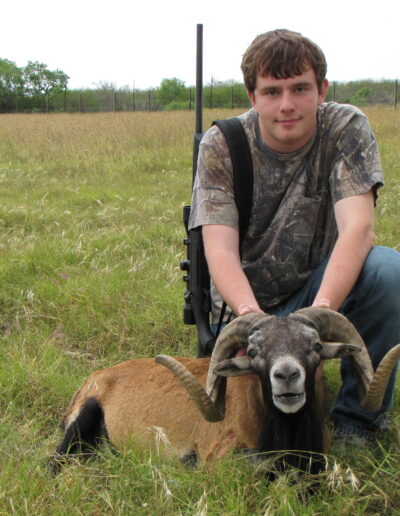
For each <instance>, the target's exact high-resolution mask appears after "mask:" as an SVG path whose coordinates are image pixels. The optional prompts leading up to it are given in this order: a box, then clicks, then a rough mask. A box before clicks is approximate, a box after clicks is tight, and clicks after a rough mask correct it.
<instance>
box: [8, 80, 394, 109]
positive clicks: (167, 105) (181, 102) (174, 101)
mask: <svg viewBox="0 0 400 516" xmlns="http://www.w3.org/2000/svg"><path fill="white" fill-rule="evenodd" d="M159 91H160V90H159V89H158V88H156V89H151V90H134V89H132V90H129V89H127V88H125V89H118V90H117V89H113V88H100V89H87V90H64V91H59V92H57V93H53V94H50V95H41V96H23V95H20V96H17V95H14V96H10V95H8V96H6V97H5V96H3V97H2V96H1V94H0V112H2V113H57V112H58V113H59V112H65V113H76V112H78V113H94V112H108V111H115V112H117V111H160V110H177V109H183V110H192V109H194V107H195V88H193V87H189V88H185V90H184V91H183V92H180V94H179V96H177V97H176V98H169V99H168V100H167V101H165V98H164V97H163V98H162V99H161V96H160V95H159ZM327 100H333V101H336V102H339V103H350V104H354V105H357V106H365V105H373V104H386V105H389V106H392V107H394V108H397V104H398V101H399V89H398V81H397V80H382V81H372V80H365V81H351V82H333V83H331V84H330V86H329V88H328V92H327ZM203 106H204V107H205V108H210V109H212V108H227V109H234V108H248V107H249V100H248V98H247V93H246V90H245V87H244V85H243V84H240V83H232V84H226V83H221V84H217V85H213V84H209V85H207V86H205V87H204V88H203Z"/></svg>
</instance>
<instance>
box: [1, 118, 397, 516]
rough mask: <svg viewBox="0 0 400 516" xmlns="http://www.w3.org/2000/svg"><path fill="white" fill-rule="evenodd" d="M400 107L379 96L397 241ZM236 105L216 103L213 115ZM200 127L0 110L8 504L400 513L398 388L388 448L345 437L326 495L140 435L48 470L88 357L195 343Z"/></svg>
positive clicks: (7, 510) (58, 508)
mask: <svg viewBox="0 0 400 516" xmlns="http://www.w3.org/2000/svg"><path fill="white" fill-rule="evenodd" d="M399 113H400V112H395V111H394V110H390V109H381V108H379V109H378V108H376V109H375V108H374V109H369V110H368V114H369V115H370V117H371V122H372V125H373V127H374V129H375V131H376V133H377V136H378V140H379V143H380V147H381V151H382V162H383V166H384V170H385V173H386V178H387V187H386V188H385V189H384V190H382V194H381V197H380V202H379V205H378V206H379V207H378V210H377V234H378V241H379V243H380V244H386V245H390V246H393V247H398V245H399V231H400V229H399V228H400V224H399V220H398V218H399V195H398V193H399V188H400V178H399V167H400V145H399V143H400V142H399V134H400V131H399V123H400V122H399ZM229 114H230V112H226V111H221V112H215V111H214V112H208V111H206V112H205V124H204V125H205V127H208V125H209V122H210V121H211V120H212V119H215V118H222V117H226V116H228V115H229ZM193 127H194V114H193V113H189V112H182V113H178V112H176V113H126V114H124V113H117V114H116V113H112V114H94V115H27V116H25V115H2V116H1V117H0V195H1V199H2V202H1V206H0V260H1V261H0V281H1V290H0V316H1V321H0V324H1V334H0V340H1V342H0V393H1V394H0V450H1V452H2V454H1V455H2V464H1V466H0V469H1V475H0V515H2V514H4V515H6V514H7V515H8V514H18V515H19V514H35V515H52V516H53V515H58V514H60V515H61V514H65V513H67V514H72V515H75V514H76V515H78V514H79V515H80V514H96V515H100V514H149V515H150V514H151V515H154V514H157V515H162V514H171V515H172V514H190V515H194V514H196V515H199V516H200V515H206V514H210V515H211V514H224V515H233V514H238V515H254V514H266V515H272V514H277V515H289V514H310V515H311V514H326V512H327V511H336V513H337V514H341V515H344V514H349V515H350V514H355V513H357V514H400V506H399V501H398V481H399V477H398V464H399V459H400V456H399V442H400V418H399V400H398V399H397V401H396V404H395V410H394V411H393V421H392V425H391V430H390V432H389V433H388V435H387V436H386V438H385V440H384V441H383V442H382V443H381V445H380V448H379V449H378V450H376V451H375V452H372V451H369V450H355V449H349V451H348V452H347V453H344V454H338V453H336V452H334V450H333V451H332V456H330V457H328V460H329V468H328V471H327V473H326V474H325V475H322V476H321V478H320V489H319V490H318V492H317V494H316V495H314V496H313V497H310V496H308V495H307V492H308V488H309V486H310V480H307V479H302V480H300V481H297V480H296V479H295V477H294V476H293V474H291V473H289V474H287V475H283V476H282V477H281V478H280V479H278V481H277V482H275V483H273V484H271V485H267V484H266V483H265V481H264V479H263V477H262V475H261V474H259V473H257V472H255V471H254V470H252V469H251V468H250V467H249V466H248V465H247V464H246V463H245V462H244V460H243V459H242V458H237V457H233V458H227V459H226V460H224V461H222V462H221V463H220V464H218V465H216V466H215V468H213V469H212V470H211V471H206V470H202V469H200V470H198V471H195V472H193V471H187V470H185V469H184V468H183V467H181V466H180V465H177V464H175V463H171V462H169V461H168V460H162V459H161V458H159V457H158V455H157V454H153V455H149V453H148V452H147V451H146V450H142V449H140V448H137V449H132V450H131V451H129V452H126V453H124V454H122V455H119V456H115V455H113V454H112V453H111V452H110V451H109V450H104V451H103V452H102V453H101V456H100V458H99V460H97V461H95V462H91V463H87V464H81V463H71V464H70V465H68V466H67V467H66V468H65V470H64V472H63V473H62V474H61V475H60V476H59V477H58V478H57V479H52V478H51V477H50V476H49V474H48V472H47V470H46V468H45V459H46V456H47V455H48V454H49V453H51V452H52V451H53V449H54V446H55V445H56V443H57V441H58V439H59V437H60V434H59V433H58V431H57V426H58V421H59V418H60V416H61V413H62V411H63V408H64V407H65V405H66V402H67V400H68V398H69V396H70V395H71V393H72V392H73V391H74V390H75V389H76V388H77V387H78V385H79V384H80V383H81V381H82V380H83V378H85V377H86V376H87V374H88V373H89V372H90V371H92V370H94V369H96V368H99V367H103V366H105V365H108V364H112V363H115V362H116V361H119V360H122V359H126V358H129V357H131V356H153V355H155V354H156V353H158V352H160V351H162V352H166V353H173V354H194V352H195V348H196V347H195V336H194V328H190V327H185V326H184V325H183V324H182V322H181V321H182V305H183V299H182V296H183V291H184V284H183V282H182V280H181V277H182V273H181V271H180V270H179V261H180V260H181V259H182V258H183V257H184V246H183V245H182V238H183V236H184V231H183V225H182V222H181V220H182V215H181V213H182V206H183V204H185V203H188V201H189V200H190V187H191V161H192V150H191V148H192V134H193ZM328 375H329V378H330V380H331V383H332V385H334V386H336V385H337V384H338V382H339V379H338V375H337V372H336V370H335V368H334V366H333V365H332V367H330V368H329V369H328ZM398 385H399V384H398ZM161 455H162V454H161Z"/></svg>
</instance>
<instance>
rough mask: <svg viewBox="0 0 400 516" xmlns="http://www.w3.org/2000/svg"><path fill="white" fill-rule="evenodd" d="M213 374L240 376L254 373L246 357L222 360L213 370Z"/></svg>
mask: <svg viewBox="0 0 400 516" xmlns="http://www.w3.org/2000/svg"><path fill="white" fill-rule="evenodd" d="M213 373H215V374H217V375H218V376H242V375H244V374H249V373H254V371H253V368H252V367H251V362H250V359H249V357H248V356H243V357H235V358H228V360H222V362H220V363H219V364H217V365H216V366H215V368H214V371H213Z"/></svg>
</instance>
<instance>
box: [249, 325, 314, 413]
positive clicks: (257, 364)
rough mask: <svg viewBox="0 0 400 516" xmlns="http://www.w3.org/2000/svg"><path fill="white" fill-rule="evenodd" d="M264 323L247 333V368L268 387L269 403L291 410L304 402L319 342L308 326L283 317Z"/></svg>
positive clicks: (280, 408)
mask: <svg viewBox="0 0 400 516" xmlns="http://www.w3.org/2000/svg"><path fill="white" fill-rule="evenodd" d="M268 323H269V324H268V325H265V327H264V325H262V326H261V327H260V328H258V329H256V331H254V332H253V333H252V334H251V335H250V336H249V340H248V347H247V356H248V358H249V360H250V364H251V369H253V371H254V372H256V373H257V374H258V376H259V377H260V380H261V381H262V383H263V384H264V385H267V386H268V387H270V388H269V389H267V392H268V391H270V392H271V396H272V402H273V404H274V405H275V406H276V407H277V408H278V409H279V410H281V411H282V412H285V413H287V414H290V413H295V412H297V411H299V410H300V409H301V408H302V407H303V406H304V404H305V403H306V401H307V385H308V384H309V383H310V382H309V381H307V379H308V380H310V379H311V380H312V382H313V381H314V374H315V370H316V368H317V366H318V364H319V363H320V361H321V356H320V351H321V350H322V348H323V345H322V343H321V341H320V338H319V335H318V333H317V331H316V330H315V329H313V328H311V327H310V326H307V325H305V324H302V323H299V322H297V321H296V322H293V321H290V320H288V319H287V318H285V319H279V318H277V319H274V320H273V321H272V320H270V321H268ZM271 323H273V324H271Z"/></svg>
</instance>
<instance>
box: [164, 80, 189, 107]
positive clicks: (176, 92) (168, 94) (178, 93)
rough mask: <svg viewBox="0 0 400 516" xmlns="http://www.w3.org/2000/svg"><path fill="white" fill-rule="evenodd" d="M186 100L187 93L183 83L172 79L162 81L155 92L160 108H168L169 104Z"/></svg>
mask: <svg viewBox="0 0 400 516" xmlns="http://www.w3.org/2000/svg"><path fill="white" fill-rule="evenodd" d="M185 100H187V92H186V86H185V83H184V81H181V80H180V79H177V78H176V77H173V78H172V79H163V80H162V81H161V84H160V87H159V89H158V91H157V102H158V104H159V105H160V106H168V104H171V102H182V101H185Z"/></svg>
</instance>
